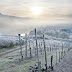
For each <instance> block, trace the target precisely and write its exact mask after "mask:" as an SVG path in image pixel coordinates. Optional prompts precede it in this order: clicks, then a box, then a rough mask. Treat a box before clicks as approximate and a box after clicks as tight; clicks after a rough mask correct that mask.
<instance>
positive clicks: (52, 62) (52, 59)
mask: <svg viewBox="0 0 72 72" xmlns="http://www.w3.org/2000/svg"><path fill="white" fill-rule="evenodd" d="M51 70H53V55H52V56H51Z"/></svg>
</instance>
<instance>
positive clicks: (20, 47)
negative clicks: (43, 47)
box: [18, 34, 23, 59]
mask: <svg viewBox="0 0 72 72" xmlns="http://www.w3.org/2000/svg"><path fill="white" fill-rule="evenodd" d="M18 36H19V44H20V49H21V52H20V53H21V59H23V55H22V46H21V35H20V34H18Z"/></svg>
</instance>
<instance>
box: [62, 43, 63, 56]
mask: <svg viewBox="0 0 72 72" xmlns="http://www.w3.org/2000/svg"><path fill="white" fill-rule="evenodd" d="M62 57H63V43H62Z"/></svg>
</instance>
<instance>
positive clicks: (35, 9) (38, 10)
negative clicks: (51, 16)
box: [32, 6, 42, 15]
mask: <svg viewBox="0 0 72 72" xmlns="http://www.w3.org/2000/svg"><path fill="white" fill-rule="evenodd" d="M41 13H42V8H41V7H37V6H36V7H32V14H33V15H40V14H41Z"/></svg>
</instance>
